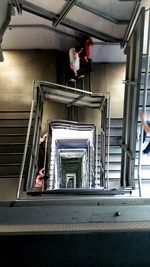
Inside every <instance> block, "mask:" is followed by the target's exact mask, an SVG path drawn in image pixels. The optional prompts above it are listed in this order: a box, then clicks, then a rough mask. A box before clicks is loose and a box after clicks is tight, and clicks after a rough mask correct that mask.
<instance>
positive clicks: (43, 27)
mask: <svg viewBox="0 0 150 267" xmlns="http://www.w3.org/2000/svg"><path fill="white" fill-rule="evenodd" d="M8 28H9V29H10V30H11V29H15V28H21V29H32V28H33V29H34V28H35V29H36V28H37V29H38V28H42V29H45V30H48V31H51V32H54V33H56V34H59V35H62V36H63V37H64V36H66V37H69V38H74V39H76V40H78V39H79V37H77V36H75V35H73V34H70V33H67V32H63V31H61V30H58V29H54V28H53V27H50V26H48V25H44V24H10V25H9V27H8Z"/></svg>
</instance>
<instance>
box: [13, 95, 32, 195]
mask: <svg viewBox="0 0 150 267" xmlns="http://www.w3.org/2000/svg"><path fill="white" fill-rule="evenodd" d="M33 111H34V100H32V104H31V112H30V118H29V124H28V130H27V136H26V142H25V147H24V153H23V158H22V164H21V169H20V175H19V185H18V189H17V196H16V199H19V198H20V190H21V184H22V179H23V172H24V166H25V160H26V156H27V149H28V143H29V137H30V131H31V125H32V118H33Z"/></svg>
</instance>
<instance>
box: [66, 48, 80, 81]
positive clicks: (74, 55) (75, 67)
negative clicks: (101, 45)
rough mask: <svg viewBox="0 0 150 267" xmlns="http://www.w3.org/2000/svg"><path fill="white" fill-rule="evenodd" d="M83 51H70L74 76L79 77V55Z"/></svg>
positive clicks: (76, 49) (73, 49) (72, 49)
mask: <svg viewBox="0 0 150 267" xmlns="http://www.w3.org/2000/svg"><path fill="white" fill-rule="evenodd" d="M82 50H83V48H82V47H80V46H79V47H76V48H74V47H72V48H70V50H69V61H70V68H71V69H72V71H73V73H74V76H75V77H77V76H78V71H79V69H80V58H79V54H80V53H81V51H82Z"/></svg>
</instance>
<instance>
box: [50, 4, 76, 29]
mask: <svg viewBox="0 0 150 267" xmlns="http://www.w3.org/2000/svg"><path fill="white" fill-rule="evenodd" d="M76 2H77V0H71V1H70V2H68V3H67V5H66V6H65V8H64V9H63V11H62V12H61V14H60V15H59V16H58V18H57V19H56V20H55V21H54V23H53V26H54V27H56V26H57V25H58V24H59V23H60V22H61V21H62V20H63V19H64V18H65V17H66V15H67V14H68V12H69V11H70V10H71V8H72V7H73V6H74V5H75V3H76Z"/></svg>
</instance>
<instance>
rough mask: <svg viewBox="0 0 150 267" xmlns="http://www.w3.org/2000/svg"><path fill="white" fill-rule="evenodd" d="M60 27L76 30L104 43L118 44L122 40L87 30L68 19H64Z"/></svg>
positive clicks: (91, 29)
mask: <svg viewBox="0 0 150 267" xmlns="http://www.w3.org/2000/svg"><path fill="white" fill-rule="evenodd" d="M61 25H64V26H67V27H68V28H71V29H73V30H77V31H79V32H82V33H84V34H88V35H90V36H92V37H95V38H96V39H99V40H102V41H104V42H118V43H120V42H121V40H122V39H118V38H115V37H113V36H111V35H108V34H105V33H103V32H100V31H97V30H94V29H93V28H89V27H87V26H84V25H82V24H79V23H77V22H74V21H71V20H70V19H65V20H63V21H62V22H61Z"/></svg>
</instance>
